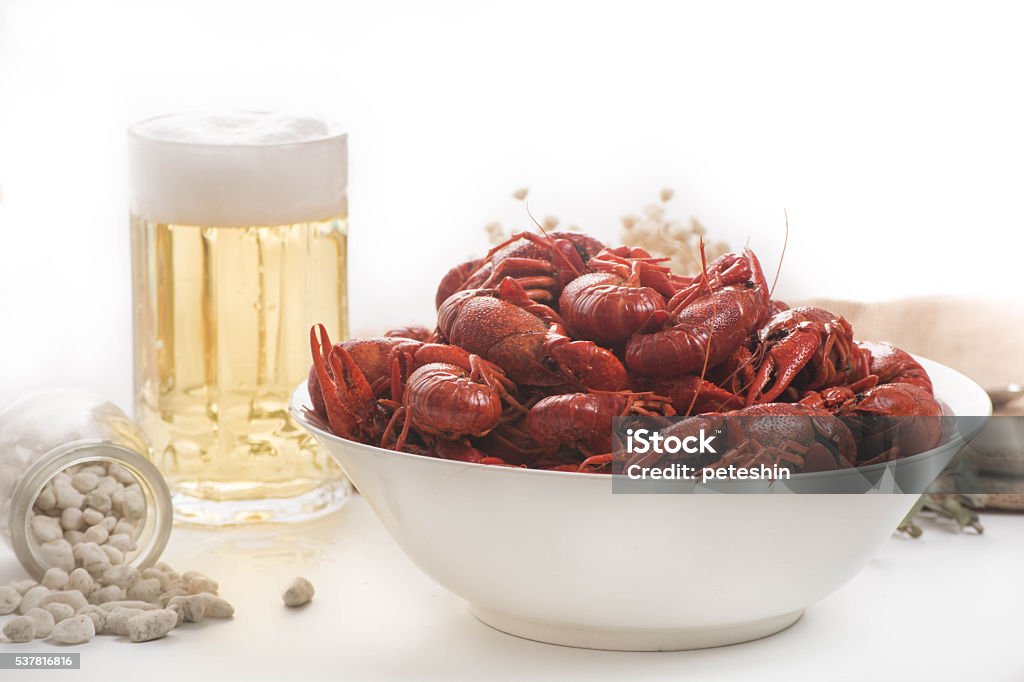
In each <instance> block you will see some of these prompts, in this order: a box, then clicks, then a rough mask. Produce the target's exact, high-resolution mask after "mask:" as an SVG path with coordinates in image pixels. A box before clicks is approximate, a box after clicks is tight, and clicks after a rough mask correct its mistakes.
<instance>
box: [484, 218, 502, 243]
mask: <svg viewBox="0 0 1024 682" xmlns="http://www.w3.org/2000/svg"><path fill="white" fill-rule="evenodd" d="M484 230H486V231H487V239H488V240H489V241H490V242H491V243H492V244H500V243H502V242H503V241H505V228H503V227H502V226H501V223H499V222H493V223H488V224H487V225H485V226H484Z"/></svg>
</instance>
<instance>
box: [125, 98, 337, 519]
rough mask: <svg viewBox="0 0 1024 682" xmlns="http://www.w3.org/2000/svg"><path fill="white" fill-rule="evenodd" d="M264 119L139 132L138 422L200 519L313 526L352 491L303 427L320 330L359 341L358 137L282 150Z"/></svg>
mask: <svg viewBox="0 0 1024 682" xmlns="http://www.w3.org/2000/svg"><path fill="white" fill-rule="evenodd" d="M250 116H251V117H254V118H250ZM263 116H264V115H231V116H229V117H228V118H227V119H215V120H214V121H213V122H212V123H211V122H210V120H209V119H207V118H203V119H202V120H201V121H199V122H197V121H195V120H193V119H192V118H189V119H187V120H186V121H184V122H182V121H174V124H175V125H174V126H171V132H170V133H168V132H166V128H167V126H166V125H163V128H162V129H158V130H157V132H155V133H154V131H153V130H152V128H150V129H147V128H145V127H143V128H142V129H141V130H140V127H139V126H136V127H135V128H133V131H132V134H133V140H132V144H133V168H132V172H133V182H134V186H133V189H134V192H133V206H132V216H131V235H132V263H133V275H132V276H133V298H134V305H135V311H134V337H135V406H136V418H137V419H138V420H139V422H140V424H141V425H142V427H143V429H144V430H145V431H146V433H147V435H148V436H149V438H150V440H151V442H152V445H153V448H154V453H155V457H156V463H157V466H158V467H159V468H160V470H161V472H163V474H164V476H165V477H166V478H167V481H168V483H169V484H170V486H171V489H172V490H173V491H174V494H175V505H176V512H177V516H178V518H179V519H181V520H185V521H191V522H197V523H210V524H222V523H239V522H247V521H260V520H275V521H277V520H290V519H297V518H308V517H310V516H315V515H317V514H319V513H322V512H324V511H327V510H329V509H333V508H335V507H336V506H338V505H339V504H340V503H341V502H343V501H344V498H345V497H346V495H347V493H348V490H349V488H348V486H347V483H346V482H344V479H343V478H342V475H341V473H340V470H339V469H338V468H337V465H336V464H335V463H334V462H333V461H332V460H331V459H330V458H329V457H328V456H327V454H326V453H325V452H324V451H323V450H322V449H321V448H320V447H319V446H318V445H317V443H316V441H315V439H314V438H313V437H312V436H310V435H309V434H308V433H307V432H305V431H304V430H303V429H301V428H299V427H298V426H297V425H296V424H294V423H293V422H292V420H291V418H290V416H289V414H288V402H289V399H290V397H291V392H292V391H293V390H294V389H295V387H296V386H297V385H298V384H299V383H300V382H301V381H302V380H303V379H304V378H305V377H306V375H307V372H308V370H309V365H310V349H309V327H310V326H311V325H312V324H314V323H316V322H324V323H325V324H326V325H327V327H328V329H330V330H331V331H332V334H335V335H337V336H339V337H344V336H345V335H346V334H347V331H348V330H347V290H346V289H347V273H346V249H347V231H348V219H347V201H346V197H345V193H344V192H345V191H344V184H345V182H344V181H345V177H344V172H345V170H344V162H345V158H344V153H345V147H344V137H343V136H341V137H340V141H339V138H338V137H337V136H336V135H333V134H329V133H324V132H320V131H319V129H315V130H314V131H313V132H312V133H310V132H309V131H308V130H305V131H300V132H299V133H298V134H296V133H295V131H294V130H289V128H288V125H284V126H283V127H284V128H285V129H284V130H283V131H282V130H276V131H275V132H274V137H273V138H272V139H273V141H269V142H268V141H267V140H266V139H265V137H266V128H268V127H269V128H274V127H275V126H276V127H277V128H281V127H282V126H281V122H280V121H278V120H271V121H267V120H266V119H264V118H263ZM287 120H288V121H294V119H287ZM155 121H160V122H163V124H166V120H165V119H155ZM303 121H306V123H304V125H308V120H303ZM140 125H141V126H145V123H143V124H140ZM157 127H158V128H160V126H157ZM225 127H227V128H228V130H224V129H223V128H225ZM246 127H256V128H261V130H258V131H257V133H256V137H257V139H256V140H255V141H253V140H250V139H245V141H244V142H240V141H239V140H240V138H241V139H244V137H245V134H246V130H245V129H246ZM292 127H293V128H294V127H295V126H294V125H292ZM210 128H213V129H214V130H213V133H211V131H210ZM196 129H198V130H199V132H198V133H197V132H196ZM289 133H291V136H292V137H295V138H298V139H297V140H296V139H289V137H288V135H289ZM174 135H177V136H178V137H174V138H173V139H166V138H168V137H169V136H172V137H173V136H174ZM217 135H220V136H221V137H222V138H223V141H220V139H219V138H218V137H217ZM307 137H308V138H311V139H306V138H307ZM178 138H181V139H178ZM197 138H198V139H197ZM282 140H285V141H284V142H282ZM339 155H340V156H341V165H340V166H339V163H338V158H337V157H338V156H339ZM331 174H334V175H336V176H339V177H335V178H333V182H324V175H328V176H329V175H331ZM303 179H305V180H307V181H308V182H305V183H304V182H301V180H303Z"/></svg>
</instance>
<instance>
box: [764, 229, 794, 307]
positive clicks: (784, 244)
mask: <svg viewBox="0 0 1024 682" xmlns="http://www.w3.org/2000/svg"><path fill="white" fill-rule="evenodd" d="M782 215H783V216H785V219H786V236H785V237H784V238H783V240H782V253H780V254H779V264H778V265H777V266H776V267H775V279H774V280H772V288H771V289H769V290H768V298H771V297H772V296H774V295H775V285H776V284H778V283H779V273H781V272H782V259H783V258H785V257H786V247H787V246H788V245H789V212H788V211H787V210H786V209H782Z"/></svg>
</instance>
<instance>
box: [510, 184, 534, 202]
mask: <svg viewBox="0 0 1024 682" xmlns="http://www.w3.org/2000/svg"><path fill="white" fill-rule="evenodd" d="M529 193H530V188H529V187H520V188H519V189H517V190H516V191H515V192H512V198H513V199H516V200H518V201H524V200H525V199H526V195H527V194H529Z"/></svg>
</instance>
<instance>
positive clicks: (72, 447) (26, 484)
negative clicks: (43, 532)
mask: <svg viewBox="0 0 1024 682" xmlns="http://www.w3.org/2000/svg"><path fill="white" fill-rule="evenodd" d="M91 462H114V463H117V464H121V465H122V466H124V467H125V468H127V469H128V470H129V471H130V472H131V473H132V475H133V476H134V477H135V478H136V480H137V481H138V482H139V485H140V486H141V487H142V489H143V493H144V494H145V496H146V498H147V500H149V499H151V500H152V501H153V504H154V506H155V509H154V510H153V511H154V513H155V517H154V522H153V527H152V532H151V534H150V535H151V537H149V538H140V539H144V540H145V543H144V545H143V546H142V547H140V548H139V551H138V554H137V555H136V556H135V558H134V559H133V560H132V562H131V565H133V566H136V567H138V568H146V567H148V566H151V565H152V564H154V563H156V561H157V559H159V558H160V555H161V554H163V551H164V549H165V548H166V546H167V541H168V539H169V538H170V534H171V525H172V523H173V508H172V504H171V492H170V489H169V488H168V487H167V482H166V481H165V480H164V478H163V476H162V475H161V474H160V472H159V471H158V470H157V468H156V466H154V465H153V463H152V462H151V461H149V460H148V459H146V458H145V457H143V456H142V455H140V454H139V453H137V452H135V451H134V450H130V449H128V448H126V447H123V446H120V445H115V444H113V443H111V442H109V441H105V440H98V439H89V440H78V441H73V442H71V443H65V444H64V445H61V446H60V447H57V448H54V449H53V450H51V451H50V452H48V453H46V455H44V456H43V457H40V458H39V459H37V460H36V461H35V463H34V464H33V465H32V466H31V467H29V468H28V470H27V471H26V472H25V474H24V476H22V478H21V480H20V481H19V482H18V485H17V486H16V487H15V488H14V491H13V494H12V496H11V506H10V510H9V512H8V513H9V516H8V528H9V529H10V533H11V544H12V545H13V547H14V554H15V556H17V558H18V561H19V563H21V565H22V567H24V569H25V570H26V571H28V573H29V574H30V575H31V576H32V577H33V578H35V579H37V580H38V579H40V578H41V577H42V575H43V574H44V573H45V572H46V569H47V568H50V567H49V566H47V565H46V564H44V563H43V562H42V561H41V560H40V558H39V557H38V556H37V554H36V552H35V551H33V549H32V543H31V535H30V534H31V527H30V523H31V517H30V512H31V510H32V504H33V503H34V502H35V500H36V498H37V497H38V496H39V493H40V492H42V490H43V487H44V486H45V485H46V484H47V483H48V482H49V481H50V479H52V478H53V477H54V476H55V475H57V474H58V473H59V472H61V471H63V470H64V469H66V468H68V467H71V466H75V465H78V464H88V463H91Z"/></svg>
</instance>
